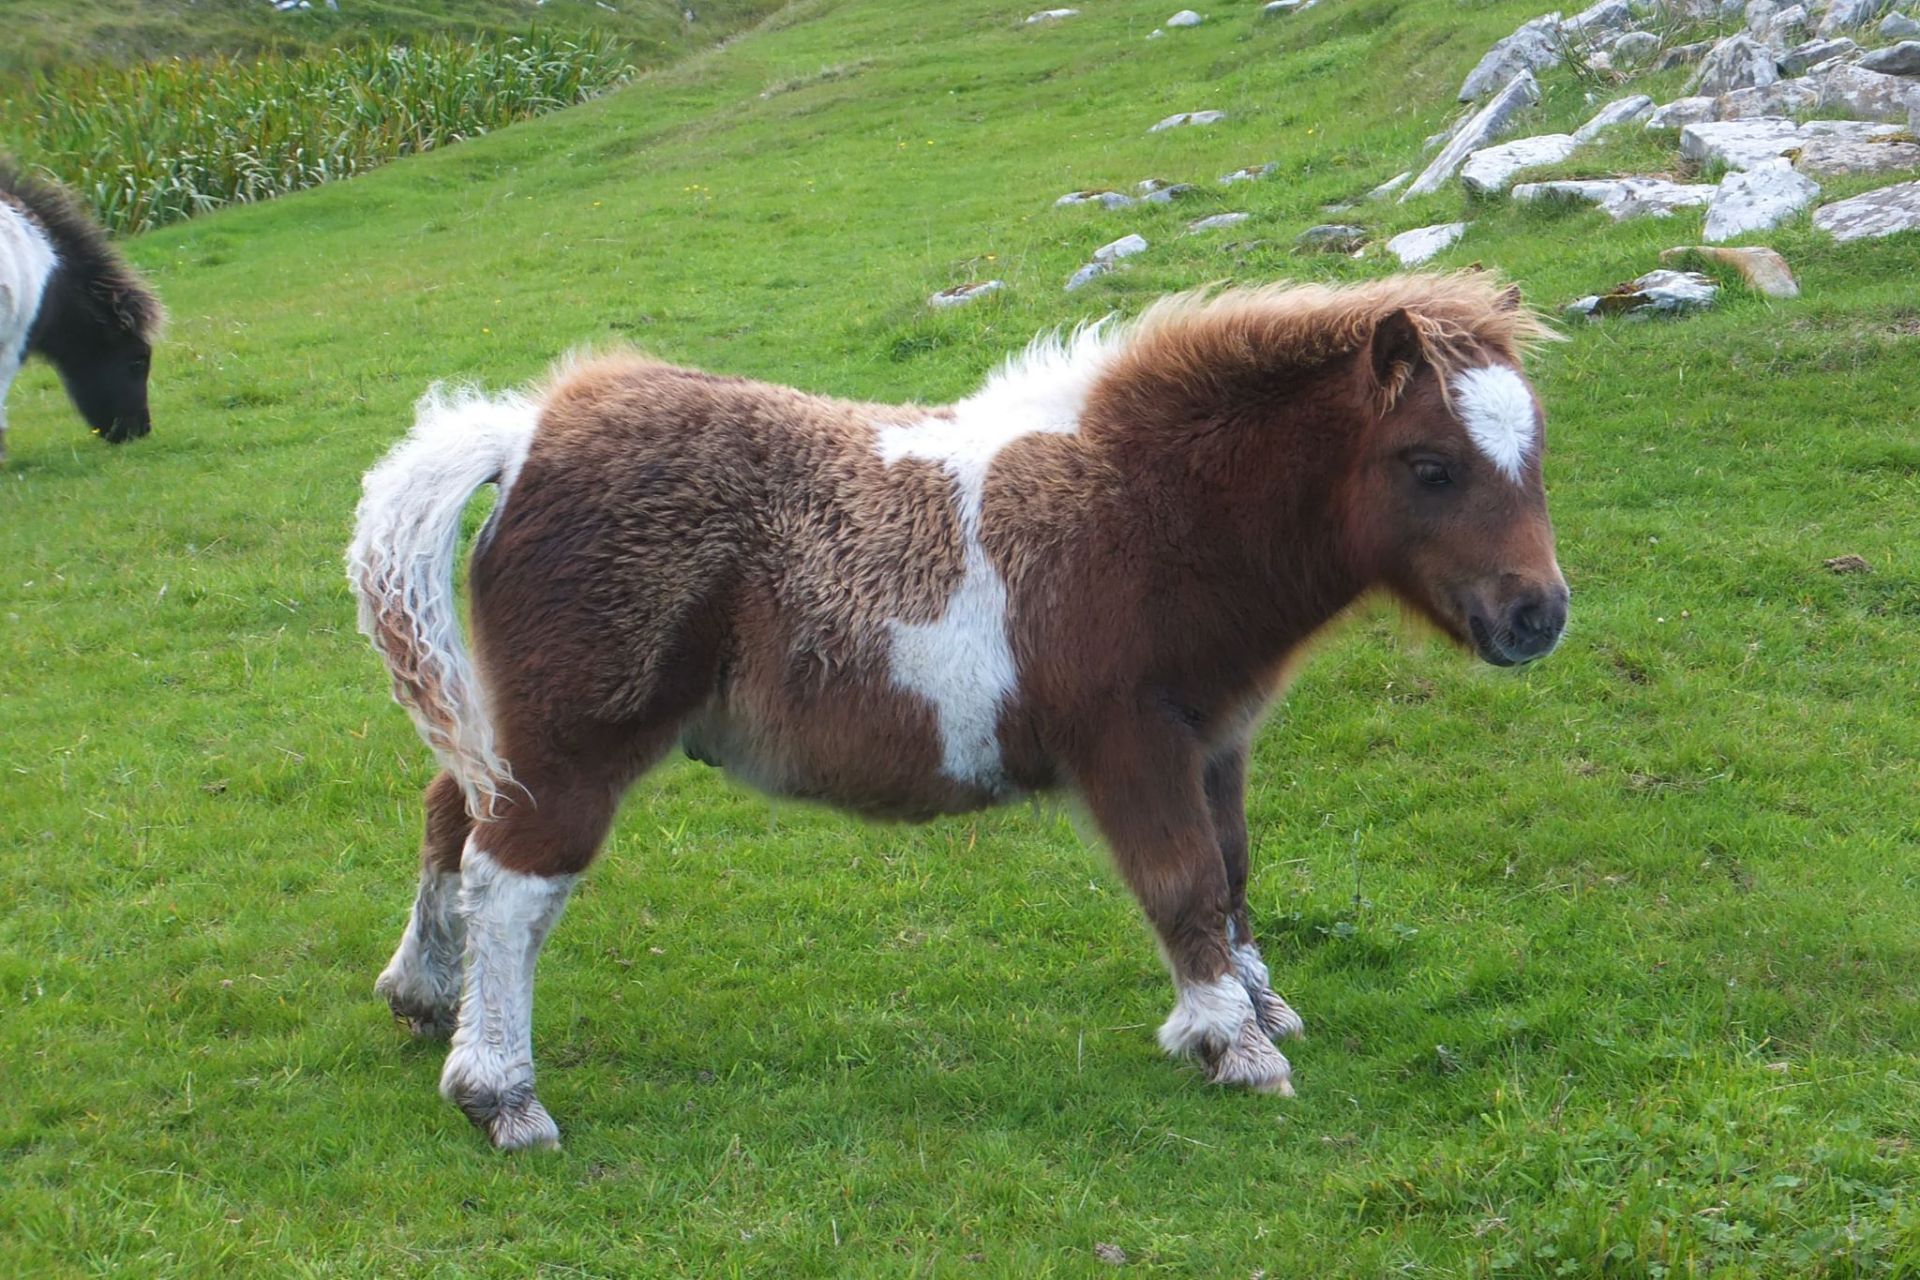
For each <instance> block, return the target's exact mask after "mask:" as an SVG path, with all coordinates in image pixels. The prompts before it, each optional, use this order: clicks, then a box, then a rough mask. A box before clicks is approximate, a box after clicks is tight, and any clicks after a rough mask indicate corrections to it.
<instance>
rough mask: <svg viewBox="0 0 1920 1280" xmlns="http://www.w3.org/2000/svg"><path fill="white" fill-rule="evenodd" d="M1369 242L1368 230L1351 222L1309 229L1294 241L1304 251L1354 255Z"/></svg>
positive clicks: (1325, 224)
mask: <svg viewBox="0 0 1920 1280" xmlns="http://www.w3.org/2000/svg"><path fill="white" fill-rule="evenodd" d="M1366 242H1367V229H1366V228H1365V227H1356V226H1354V225H1353V224H1352V223H1350V222H1323V223H1321V224H1320V225H1319V226H1317V227H1308V228H1307V229H1306V230H1305V231H1302V232H1301V233H1300V234H1299V236H1298V237H1297V238H1296V239H1295V240H1294V244H1296V245H1297V246H1299V247H1300V248H1302V249H1311V250H1314V251H1316V252H1319V253H1352V252H1353V251H1354V250H1355V249H1358V248H1360V247H1361V246H1362V245H1364V244H1366Z"/></svg>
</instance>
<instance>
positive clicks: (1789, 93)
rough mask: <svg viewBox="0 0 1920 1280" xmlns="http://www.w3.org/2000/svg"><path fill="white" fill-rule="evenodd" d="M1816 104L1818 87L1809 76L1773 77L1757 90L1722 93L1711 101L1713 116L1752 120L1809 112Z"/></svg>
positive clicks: (1818, 101) (1818, 95)
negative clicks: (1712, 103) (1712, 102)
mask: <svg viewBox="0 0 1920 1280" xmlns="http://www.w3.org/2000/svg"><path fill="white" fill-rule="evenodd" d="M1819 105H1820V86H1819V85H1818V84H1817V83H1815V82H1814V80H1813V78H1812V77H1811V76H1797V77H1795V78H1794V79H1791V80H1776V81H1774V82H1773V83H1772V84H1770V85H1764V86H1762V87H1760V88H1758V89H1735V90H1734V91H1733V92H1732V93H1723V94H1721V95H1720V97H1719V99H1718V100H1717V101H1716V102H1715V103H1714V116H1715V117H1716V118H1717V119H1721V120H1752V119H1755V118H1758V117H1761V116H1785V115H1793V114H1796V113H1798V112H1802V111H1811V110H1813V109H1814V108H1815V107H1817V106H1819Z"/></svg>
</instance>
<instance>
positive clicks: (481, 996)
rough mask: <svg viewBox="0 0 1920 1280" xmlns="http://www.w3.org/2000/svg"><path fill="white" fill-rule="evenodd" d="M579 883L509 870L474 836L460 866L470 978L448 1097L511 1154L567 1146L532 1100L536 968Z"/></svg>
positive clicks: (446, 1080) (444, 1088)
mask: <svg viewBox="0 0 1920 1280" xmlns="http://www.w3.org/2000/svg"><path fill="white" fill-rule="evenodd" d="M577 878H578V877H576V876H529V875H522V874H520V873H519V872H517V871H508V870H506V869H505V868H504V867H502V866H501V865H500V864H499V863H497V862H495V861H494V860H493V857H492V855H491V854H489V853H487V851H486V850H484V849H482V848H480V847H479V846H478V845H477V844H475V843H474V841H473V840H472V839H471V838H469V839H468V841H467V848H466V853H465V854H464V855H463V857H462V860H461V866H460V908H459V909H460V915H461V917H462V918H463V919H464V920H465V922H466V929H467V944H466V980H465V983H464V985H463V986H462V988H461V992H460V1028H459V1030H457V1031H455V1032H454V1033H453V1049H452V1051H451V1052H449V1053H448V1054H447V1065H446V1068H445V1069H444V1070H443V1071H442V1072H441V1073H440V1093H441V1095H442V1096H444V1097H445V1098H446V1099H447V1100H448V1101H450V1102H452V1103H454V1104H455V1105H456V1106H458V1107H459V1108H460V1109H461V1110H462V1111H464V1112H466V1114H467V1118H468V1119H469V1120H471V1121H473V1122H474V1123H475V1124H476V1125H479V1126H480V1127H481V1128H482V1129H485V1130H486V1131H487V1137H488V1138H490V1139H491V1140H492V1141H493V1145H494V1146H496V1147H500V1148H503V1149H506V1150H515V1149H519V1148H522V1147H555V1146H559V1145H560V1130H559V1127H558V1126H556V1125H555V1124H554V1123H553V1117H551V1116H549V1115H548V1114H547V1109H546V1108H545V1107H543V1106H541V1105H540V1102H539V1099H537V1098H535V1097H534V1096H533V968H534V962H535V961H536V960H538V959H539V957H540V947H541V944H542V943H544V942H545V941H546V940H547V933H548V931H549V930H551V929H552V928H553V922H554V921H555V920H558V919H559V918H560V912H561V910H562V909H563V908H564V907H565V906H566V905H567V895H568V894H569V893H571V892H572V891H573V882H574V881H575V880H576V879H577Z"/></svg>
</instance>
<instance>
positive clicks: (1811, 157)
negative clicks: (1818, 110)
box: [1793, 134, 1920, 178]
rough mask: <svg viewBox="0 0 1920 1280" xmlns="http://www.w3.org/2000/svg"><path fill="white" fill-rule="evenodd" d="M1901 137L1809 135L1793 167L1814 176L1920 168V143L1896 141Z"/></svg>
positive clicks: (1830, 176)
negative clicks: (1821, 136) (1811, 136)
mask: <svg viewBox="0 0 1920 1280" xmlns="http://www.w3.org/2000/svg"><path fill="white" fill-rule="evenodd" d="M1898 137H1899V135H1898V134H1895V135H1891V136H1889V137H1885V138H1868V139H1859V138H1808V139H1806V140H1805V141H1804V142H1802V143H1801V144H1800V150H1799V154H1798V155H1797V156H1795V157H1794V161H1793V167H1794V168H1795V169H1798V170H1799V171H1800V172H1801V173H1804V174H1806V175H1807V176H1809V177H1813V178H1839V177H1846V176H1849V175H1852V174H1861V173H1887V172H1890V171H1892V170H1896V169H1920V143H1912V142H1901V141H1897V140H1896V139H1897V138H1898Z"/></svg>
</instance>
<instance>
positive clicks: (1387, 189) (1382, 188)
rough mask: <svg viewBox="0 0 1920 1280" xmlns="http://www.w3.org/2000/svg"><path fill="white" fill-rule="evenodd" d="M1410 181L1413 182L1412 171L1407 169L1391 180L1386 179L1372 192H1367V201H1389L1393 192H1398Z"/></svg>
mask: <svg viewBox="0 0 1920 1280" xmlns="http://www.w3.org/2000/svg"><path fill="white" fill-rule="evenodd" d="M1411 181H1413V170H1411V169H1409V170H1407V172H1405V173H1396V174H1394V175H1393V176H1392V177H1391V178H1388V179H1387V180H1386V181H1385V182H1383V183H1381V184H1380V185H1379V186H1377V187H1375V188H1374V189H1373V190H1371V191H1369V192H1367V199H1369V200H1388V199H1391V198H1392V197H1393V195H1394V193H1395V192H1397V191H1399V190H1400V188H1402V187H1404V186H1406V185H1407V184H1408V183H1409V182H1411Z"/></svg>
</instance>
